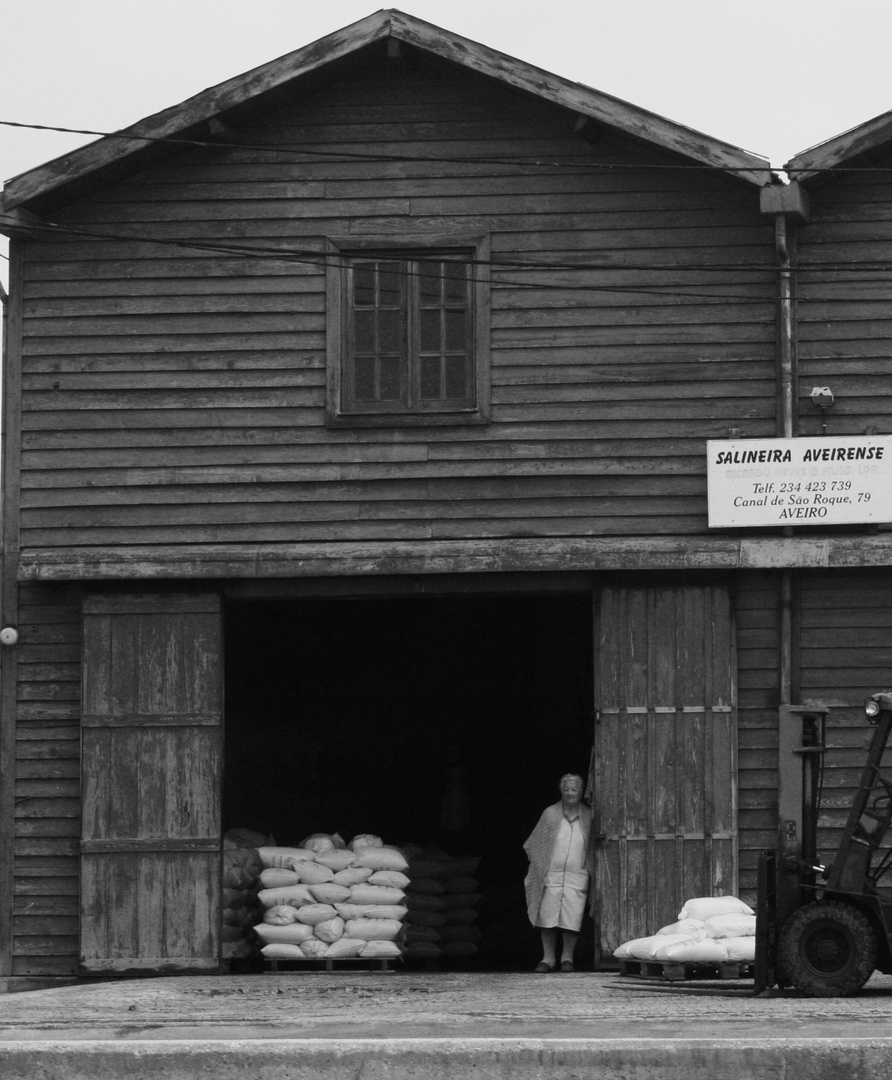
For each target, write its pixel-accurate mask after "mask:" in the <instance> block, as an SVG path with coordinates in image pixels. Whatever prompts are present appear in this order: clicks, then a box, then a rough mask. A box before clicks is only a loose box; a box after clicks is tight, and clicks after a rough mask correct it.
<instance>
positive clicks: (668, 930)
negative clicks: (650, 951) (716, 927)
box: [657, 919, 706, 941]
mask: <svg viewBox="0 0 892 1080" xmlns="http://www.w3.org/2000/svg"><path fill="white" fill-rule="evenodd" d="M657 934H658V935H659V934H687V935H688V937H691V938H695V939H696V940H697V941H699V940H700V938H705V937H706V923H705V922H703V920H702V919H681V920H680V921H679V922H674V923H670V924H669V925H668V926H664V927H663V928H662V930H658V931H657Z"/></svg>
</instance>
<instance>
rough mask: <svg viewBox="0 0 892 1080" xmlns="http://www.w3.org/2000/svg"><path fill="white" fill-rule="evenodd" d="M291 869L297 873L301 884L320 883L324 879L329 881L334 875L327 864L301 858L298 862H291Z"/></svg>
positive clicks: (323, 881)
mask: <svg viewBox="0 0 892 1080" xmlns="http://www.w3.org/2000/svg"><path fill="white" fill-rule="evenodd" d="M291 869H292V870H293V871H294V872H295V873H296V874H297V876H298V878H299V879H300V883H301V884H302V885H322V884H324V883H325V882H326V881H331V880H332V878H333V877H334V870H329V868H328V867H327V866H323V865H322V864H321V863H317V862H309V861H308V860H306V859H301V860H300V862H292V864H291Z"/></svg>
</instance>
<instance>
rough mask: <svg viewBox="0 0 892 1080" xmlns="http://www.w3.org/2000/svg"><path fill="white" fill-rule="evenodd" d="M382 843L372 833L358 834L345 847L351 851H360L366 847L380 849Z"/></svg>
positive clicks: (378, 837) (379, 838)
mask: <svg viewBox="0 0 892 1080" xmlns="http://www.w3.org/2000/svg"><path fill="white" fill-rule="evenodd" d="M383 843H384V841H383V840H382V839H381V837H380V836H375V835H374V833H358V834H357V835H356V836H354V837H353V839H352V840H351V841H350V843H349V844H348V845H347V847H348V848H349V849H350V850H351V851H362V849H363V848H367V847H381V846H382V845H383Z"/></svg>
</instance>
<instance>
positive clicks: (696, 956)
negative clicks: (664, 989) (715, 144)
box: [654, 938, 728, 964]
mask: <svg viewBox="0 0 892 1080" xmlns="http://www.w3.org/2000/svg"><path fill="white" fill-rule="evenodd" d="M663 940H664V941H665V940H668V938H664V939H663ZM727 959H728V950H727V949H726V948H725V943H724V941H715V940H714V939H713V938H702V939H701V940H700V941H675V942H673V943H672V944H671V945H664V946H661V947H660V948H658V949H657V951H656V952H655V953H654V960H661V961H664V962H669V961H671V962H674V963H682V964H722V963H724V962H725V961H726V960H727Z"/></svg>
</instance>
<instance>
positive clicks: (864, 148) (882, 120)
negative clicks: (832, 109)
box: [784, 112, 892, 180]
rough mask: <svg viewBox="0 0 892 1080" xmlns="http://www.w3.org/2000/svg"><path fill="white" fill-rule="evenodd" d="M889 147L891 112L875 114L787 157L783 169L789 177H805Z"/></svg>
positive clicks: (890, 140) (891, 130)
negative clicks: (871, 117)
mask: <svg viewBox="0 0 892 1080" xmlns="http://www.w3.org/2000/svg"><path fill="white" fill-rule="evenodd" d="M882 150H886V151H887V152H888V151H889V150H892V112H886V113H882V114H881V115H880V116H875V117H874V118H873V120H868V121H866V122H865V123H863V124H859V125H858V126H857V127H853V128H851V129H850V130H849V131H844V132H843V133H842V134H841V135H835V136H834V137H833V138H832V139H827V140H826V142H822V143H818V145H817V146H812V147H811V148H810V149H808V150H803V151H802V153H801V154H797V155H796V156H795V157H794V158H791V159H790V160H789V161H788V162H787V164H786V165H785V166H784V169H785V170H786V171H787V173H788V174H789V175H790V179H792V180H809V179H811V178H813V177H815V176H817V175H819V174H820V173H821V172H823V171H824V170H826V169H836V168H844V167H845V166H851V165H853V164H854V163H855V162H856V161H857V160H858V159H859V158H863V157H864V155H866V154H872V153H876V152H878V151H882Z"/></svg>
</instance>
